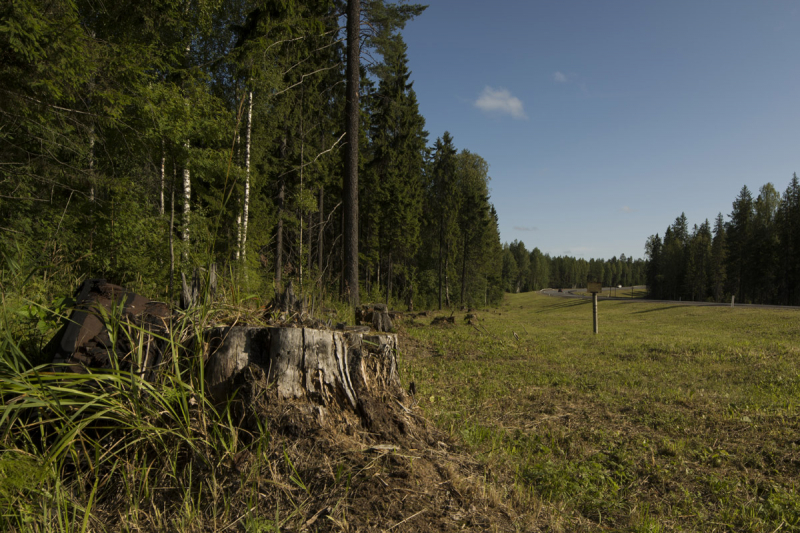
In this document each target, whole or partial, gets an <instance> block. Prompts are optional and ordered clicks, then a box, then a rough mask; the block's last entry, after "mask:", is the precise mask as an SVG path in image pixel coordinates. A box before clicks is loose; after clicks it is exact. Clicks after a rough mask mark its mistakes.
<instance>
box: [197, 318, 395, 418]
mask: <svg viewBox="0 0 800 533" xmlns="http://www.w3.org/2000/svg"><path fill="white" fill-rule="evenodd" d="M207 340H208V345H207V353H208V358H207V360H206V366H205V380H206V383H207V386H208V391H209V393H210V395H211V397H212V398H213V400H214V401H215V402H217V403H220V402H224V401H225V400H226V399H227V398H229V397H230V396H231V394H233V392H234V390H235V388H236V383H237V377H238V376H239V374H241V373H242V372H243V371H244V370H245V369H246V368H247V367H248V366H250V365H256V366H257V367H260V368H261V370H263V372H264V374H265V376H266V380H267V382H268V383H269V385H270V387H274V391H275V394H276V395H277V399H278V400H298V399H302V400H307V401H310V402H313V403H316V404H318V405H323V406H338V407H339V408H343V409H349V410H355V409H357V407H358V405H359V391H374V390H375V388H376V387H398V388H399V387H400V381H399V377H398V374H397V360H396V355H395V352H396V349H397V337H396V336H395V335H391V334H390V335H387V334H383V335H370V334H365V333H357V332H341V331H330V330H321V329H313V328H281V327H272V328H255V327H245V326H234V327H220V328H213V329H211V330H210V331H209V332H208V337H207Z"/></svg>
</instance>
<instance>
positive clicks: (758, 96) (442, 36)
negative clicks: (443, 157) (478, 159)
mask: <svg viewBox="0 0 800 533" xmlns="http://www.w3.org/2000/svg"><path fill="white" fill-rule="evenodd" d="M403 36H404V38H405V40H406V43H407V44H408V57H409V67H410V69H411V71H412V75H411V77H412V79H413V80H414V89H415V90H416V92H417V97H418V100H419V105H420V111H421V113H422V115H423V116H424V117H425V119H426V123H427V130H428V131H429V133H430V141H431V142H433V141H434V140H435V139H436V138H437V137H440V136H441V135H442V134H443V133H444V132H445V131H449V132H450V133H451V134H452V135H453V138H454V141H455V144H456V146H457V148H459V149H464V148H466V149H468V150H470V151H473V152H476V153H478V154H480V155H481V156H482V157H483V158H484V159H486V160H487V162H488V163H489V165H490V175H491V177H492V181H491V184H490V185H491V191H492V201H493V202H494V204H495V207H496V208H497V211H498V213H499V216H500V232H501V238H502V240H503V241H505V242H510V241H512V240H514V239H518V240H521V241H523V242H525V244H526V246H527V247H528V249H532V248H533V247H538V248H539V249H541V250H542V251H543V252H547V253H550V254H552V255H563V254H567V255H574V256H577V257H584V258H586V259H589V258H591V257H604V258H610V257H611V256H613V255H616V256H619V254H621V253H624V254H625V255H627V256H633V257H641V256H643V254H644V243H645V240H646V239H647V237H648V236H649V235H652V234H654V233H659V234H663V232H664V229H665V228H666V227H667V225H669V224H670V223H671V222H672V221H673V220H674V219H675V218H676V217H677V216H679V215H680V214H681V212H685V213H686V216H687V217H688V218H689V222H690V224H695V223H697V224H700V223H701V222H702V221H703V220H704V219H706V218H708V219H710V220H712V221H713V218H714V217H715V216H716V215H717V213H718V212H722V213H723V214H724V215H727V214H728V213H729V212H730V211H731V203H732V202H733V200H734V198H735V197H736V195H737V194H738V192H739V190H740V189H741V188H742V186H743V185H747V186H748V187H749V188H750V189H751V190H752V191H754V193H755V194H757V191H758V189H759V188H760V187H761V186H762V185H763V184H764V183H767V182H772V183H773V184H774V185H775V186H776V188H777V189H778V191H779V192H781V193H782V192H783V191H784V190H785V189H786V186H787V185H788V183H789V180H790V179H791V177H792V173H793V172H796V171H800V1H796V0H769V1H754V0H753V1H734V0H725V1H724V2H723V1H713V2H712V1H701V0H694V1H663V2H639V1H633V0H630V1H612V0H608V1H606V0H593V1H572V0H564V1H536V2H532V1H504V0H496V1H493V2H487V1H485V0H480V1H478V0H430V6H429V7H428V9H427V10H426V11H425V13H423V14H422V16H420V17H419V18H417V19H415V20H413V21H411V22H409V24H408V25H407V26H406V29H405V30H404V31H403Z"/></svg>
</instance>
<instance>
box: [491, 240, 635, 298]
mask: <svg viewBox="0 0 800 533" xmlns="http://www.w3.org/2000/svg"><path fill="white" fill-rule="evenodd" d="M646 275H647V263H646V262H645V261H644V260H643V259H633V258H632V257H625V254H621V255H620V256H619V258H617V257H612V258H611V259H607V260H604V259H590V260H588V261H587V260H586V259H576V258H574V257H569V256H557V257H551V256H550V255H548V254H543V253H542V252H541V251H540V250H539V249H538V248H534V249H533V250H531V251H530V252H529V251H528V250H526V249H525V243H523V242H521V241H514V242H512V243H511V244H504V245H503V288H504V289H505V290H506V291H507V292H528V291H538V290H540V289H545V288H548V287H552V288H576V287H586V282H587V281H600V282H602V283H603V285H604V286H606V287H615V286H617V285H644V284H645V281H646Z"/></svg>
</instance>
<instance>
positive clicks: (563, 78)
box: [553, 70, 567, 83]
mask: <svg viewBox="0 0 800 533" xmlns="http://www.w3.org/2000/svg"><path fill="white" fill-rule="evenodd" d="M553 81H554V82H556V83H567V75H566V74H564V73H563V72H561V71H560V70H557V71H556V72H555V74H553Z"/></svg>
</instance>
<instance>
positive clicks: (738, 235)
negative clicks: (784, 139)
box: [646, 176, 800, 305]
mask: <svg viewBox="0 0 800 533" xmlns="http://www.w3.org/2000/svg"><path fill="white" fill-rule="evenodd" d="M797 190H798V186H797V177H796V176H794V177H793V178H792V181H791V182H790V184H789V186H788V188H787V190H786V192H785V193H784V195H783V196H781V195H779V194H778V192H777V191H776V189H775V187H774V186H773V185H772V184H771V183H767V184H766V185H764V186H763V187H761V189H760V190H759V195H758V197H757V198H756V199H753V195H752V193H751V192H750V190H749V189H748V188H747V187H746V186H745V187H743V188H742V190H741V191H740V192H739V195H738V196H737V198H736V200H735V201H734V202H733V209H732V211H731V213H730V215H729V220H728V222H725V220H724V218H723V216H722V213H720V214H719V215H718V216H717V217H716V219H715V221H714V227H713V230H712V228H711V225H710V224H709V222H708V221H707V220H706V221H705V222H704V223H703V224H701V225H700V226H699V227H698V226H694V229H693V231H692V232H691V233H688V232H687V226H688V223H687V221H686V217H685V216H684V215H681V216H680V217H678V219H676V221H675V223H674V224H672V225H671V226H669V227H668V228H667V231H666V232H665V233H664V239H663V242H662V240H661V239H660V238H659V236H658V235H655V236H651V237H650V238H649V239H648V241H647V244H646V250H647V255H648V259H649V267H648V274H647V285H648V287H649V291H650V294H651V296H654V297H656V298H668V299H675V300H677V299H683V300H696V301H705V300H712V301H716V302H722V301H730V299H731V297H734V298H735V301H736V302H741V303H761V304H788V305H798V304H800V300H798V291H797V289H796V287H797V286H798V279H800V278H798V269H797V267H796V264H797V259H796V254H797V250H798V249H800V248H798V246H797V242H796V241H797V235H798V231H800V227H798V222H797V221H798V220H800V218H798V217H797V216H796V215H797V214H798V213H800V210H798V209H797V207H796V206H797V205H798V202H797V197H798V194H797Z"/></svg>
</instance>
